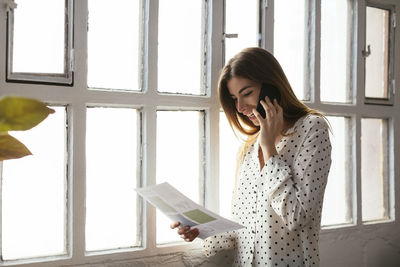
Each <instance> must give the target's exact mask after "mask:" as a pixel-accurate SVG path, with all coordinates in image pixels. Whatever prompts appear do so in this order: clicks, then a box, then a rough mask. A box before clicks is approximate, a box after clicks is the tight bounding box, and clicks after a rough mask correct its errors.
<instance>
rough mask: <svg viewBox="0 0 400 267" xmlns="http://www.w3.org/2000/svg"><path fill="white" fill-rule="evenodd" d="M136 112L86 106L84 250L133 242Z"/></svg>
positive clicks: (132, 243) (134, 232)
mask: <svg viewBox="0 0 400 267" xmlns="http://www.w3.org/2000/svg"><path fill="white" fill-rule="evenodd" d="M136 117H137V114H136V110H134V109H127V108H88V109H87V127H86V128H87V129H86V131H87V133H86V250H87V251H94V250H104V249H113V248H121V247H132V246H135V245H137V240H136V234H137V227H136V214H137V211H136V194H135V193H134V190H133V189H134V188H136V181H137V170H136V169H137V168H136V165H137V157H136V154H137V152H136V151H137V140H136V137H137V125H136V120H137V118H136Z"/></svg>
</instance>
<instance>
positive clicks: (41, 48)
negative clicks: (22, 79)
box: [12, 0, 65, 73]
mask: <svg viewBox="0 0 400 267" xmlns="http://www.w3.org/2000/svg"><path fill="white" fill-rule="evenodd" d="M64 47H65V0H36V1H32V0H19V1H18V7H17V8H16V9H14V39H13V55H12V56H13V62H12V72H30V73H64Z"/></svg>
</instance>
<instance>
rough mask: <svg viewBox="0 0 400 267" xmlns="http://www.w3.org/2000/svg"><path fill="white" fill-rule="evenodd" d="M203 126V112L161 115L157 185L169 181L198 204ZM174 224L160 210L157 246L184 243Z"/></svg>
mask: <svg viewBox="0 0 400 267" xmlns="http://www.w3.org/2000/svg"><path fill="white" fill-rule="evenodd" d="M203 123H204V116H203V112H198V111H158V112H157V184H159V183H163V182H168V183H170V184H171V185H172V186H174V187H176V188H177V189H178V190H179V191H181V192H182V193H183V194H185V195H186V196H187V197H189V198H190V199H192V200H193V201H195V202H196V203H199V199H200V194H199V179H200V173H201V169H200V168H201V166H202V165H200V161H201V160H203V157H202V156H201V146H202V145H203V142H202V140H200V125H203ZM201 136H203V135H201ZM170 224H171V220H170V219H168V218H167V217H166V216H164V215H163V214H162V213H161V212H159V211H158V210H157V243H159V244H160V243H166V242H171V241H181V240H182V239H181V238H179V236H178V235H177V234H176V231H175V230H171V229H170V228H169V225H170Z"/></svg>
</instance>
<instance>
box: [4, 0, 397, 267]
mask: <svg viewBox="0 0 400 267" xmlns="http://www.w3.org/2000/svg"><path fill="white" fill-rule="evenodd" d="M242 2H243V3H242ZM244 2H245V3H244ZM394 2H395V1H394V0H388V1H385V3H387V4H381V3H375V2H371V1H367V2H366V3H365V2H363V1H355V0H338V1H329V0H315V1H305V0H304V1H303V0H282V1H281V0H279V1H278V0H275V1H274V0H268V1H261V0H251V1H250V0H249V1H235V0H225V1H208V0H192V1H187V0H159V1H149V0H140V1H130V0H116V1H112V2H110V1H104V0H87V1H73V0H29V1H28V0H18V1H16V4H18V5H17V7H16V8H15V7H14V5H13V1H12V0H9V1H6V3H5V5H0V9H2V10H1V12H0V16H1V14H7V19H5V18H4V19H2V20H0V41H2V42H3V44H7V47H4V49H3V52H4V53H0V69H1V70H4V71H0V88H1V95H21V96H26V97H32V98H36V99H40V100H42V101H45V102H46V103H48V105H49V106H51V107H52V108H53V109H55V111H56V112H55V113H54V114H51V115H50V116H49V117H48V118H47V119H46V120H45V121H44V122H43V123H41V124H39V126H37V127H36V128H34V129H32V130H30V131H26V132H23V133H21V132H16V133H13V134H15V135H16V136H17V137H18V138H19V139H21V140H22V141H23V142H24V143H25V144H26V145H27V146H28V147H29V148H30V149H31V150H32V152H33V154H34V155H33V156H28V157H26V158H23V159H18V160H12V161H5V162H3V163H0V178H1V196H0V197H1V205H0V208H1V212H0V219H1V227H0V228H1V229H0V231H1V233H0V242H1V246H0V247H1V255H2V257H1V259H0V265H13V266H22V265H23V266H28V267H30V266H41V265H46V266H49V267H55V266H73V265H85V264H87V263H88V262H90V264H92V265H99V264H100V265H101V264H104V262H105V261H107V262H110V264H114V262H117V261H124V264H125V262H126V264H128V265H129V264H130V263H131V262H132V263H133V264H137V263H138V262H143V261H144V262H146V264H147V263H148V262H147V261H149V262H150V261H152V260H154V257H159V256H160V255H167V254H168V257H170V255H172V256H171V259H172V261H174V260H175V259H177V261H182V258H180V257H182V253H183V255H184V257H186V254H185V253H186V252H187V251H188V250H190V251H191V253H192V252H196V253H197V252H198V253H199V255H200V254H201V252H200V250H201V249H200V247H201V245H200V244H198V243H197V242H194V243H192V244H187V243H184V242H182V240H181V239H180V238H179V237H178V236H177V235H176V233H175V231H174V230H170V229H169V224H170V222H169V220H168V219H166V218H165V217H164V216H163V215H162V214H161V213H158V212H157V211H156V210H155V209H154V208H153V207H152V206H151V205H149V204H147V203H145V202H143V200H142V199H141V198H140V197H138V195H137V194H136V193H135V192H134V189H135V188H136V187H141V186H146V185H153V184H156V183H161V182H168V183H170V184H172V185H173V186H175V187H177V188H178V189H179V190H181V191H182V192H184V193H185V194H187V195H188V196H189V197H190V198H191V199H193V200H194V201H196V202H198V203H199V204H202V205H205V206H206V207H207V208H210V209H211V210H213V211H215V212H218V213H220V214H221V215H223V216H226V217H229V216H230V210H231V206H230V204H231V196H232V191H233V189H234V182H235V178H234V175H235V168H234V166H235V165H236V153H237V151H238V148H239V146H240V137H239V138H238V137H236V136H235V135H234V134H233V132H232V130H231V128H230V126H229V125H228V123H227V120H226V117H225V114H223V113H222V112H221V107H220V105H219V103H218V94H217V88H216V85H217V82H218V75H219V71H220V69H221V68H222V67H223V64H224V63H225V62H226V61H227V60H229V59H230V58H231V57H232V56H233V55H234V54H236V53H237V52H239V51H240V50H241V49H242V48H244V47H249V46H262V47H267V48H268V49H269V50H271V51H272V52H273V53H274V55H275V56H276V57H277V59H278V60H279V62H280V63H281V65H282V67H283V69H284V70H285V72H286V74H287V77H288V79H289V82H290V84H291V85H292V87H293V90H294V92H295V94H296V95H297V96H298V97H299V98H300V99H302V100H304V101H305V102H306V103H307V105H309V106H310V107H311V108H315V109H318V110H321V111H322V112H324V113H325V114H326V115H327V118H328V120H329V121H330V123H331V125H332V132H331V140H332V144H333V152H332V157H333V163H332V167H331V172H330V175H329V178H328V184H327V187H326V194H325V200H324V209H323V216H322V225H323V229H324V230H323V231H322V234H323V235H325V234H326V235H327V239H329V240H337V237H338V236H344V235H343V232H342V231H341V229H342V228H345V231H347V230H348V229H356V230H357V232H358V233H361V234H363V233H364V232H366V231H371V229H373V230H375V229H379V227H381V225H383V224H384V225H385V227H387V229H389V230H390V231H391V230H392V229H393V230H396V229H395V228H394V226H393V223H392V222H393V221H394V220H395V219H396V218H395V216H394V215H395V213H394V211H395V204H396V203H398V201H396V197H397V196H395V194H394V193H395V190H394V189H395V188H394V184H395V183H394V179H395V176H394V175H395V173H396V171H397V169H396V168H397V167H396V166H399V161H398V159H399V156H398V155H397V153H398V149H397V150H396V147H398V144H397V141H398V139H399V138H398V134H399V133H398V132H396V131H397V130H396V129H399V125H398V122H399V121H400V118H399V114H400V110H399V104H398V103H396V102H395V101H394V96H395V94H394V93H395V90H394V89H395V73H394V70H395V69H396V68H397V69H399V67H400V66H398V65H396V64H399V63H398V62H400V61H399V60H397V61H396V60H395V56H396V55H395V53H394V41H395V38H394V37H395V31H396V27H395V26H396V23H395V22H396V21H395V18H396V14H395V10H396V6H395V4H398V3H394ZM4 8H6V9H7V8H8V9H9V11H8V12H5V10H3V9H4ZM33 18H34V19H33ZM182 22H184V23H182ZM1 29H3V30H1ZM6 29H7V32H6ZM368 47H369V48H368ZM2 48H3V47H2ZM371 152H372V153H371ZM376 232H377V234H376V235H380V233H378V232H379V231H376ZM385 238H388V237H387V236H385ZM325 240H326V239H324V238H322V239H321V240H320V242H322V243H324V242H326V241H325ZM393 240H394V239H393ZM391 241H392V239H391ZM394 242H395V241H393V243H394ZM325 244H326V243H325ZM357 244H358V243H357ZM171 251H172V252H173V253H174V252H177V253H176V254H173V253H172V254H171ZM336 252H337V251H336V250H335V251H334V253H336ZM178 254H179V256H176V255H178ZM190 255H191V256H193V255H192V254H190ZM178 257H179V259H178ZM199 257H201V256H199ZM186 259H187V260H188V261H190V263H189V264H192V265H196V264H198V262H195V261H196V260H197V259H198V258H197V257H195V258H194V259H192V257H187V258H185V260H186ZM192 260H193V261H192ZM44 262H45V263H44ZM147 265H151V264H147Z"/></svg>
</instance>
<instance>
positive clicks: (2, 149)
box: [0, 133, 32, 161]
mask: <svg viewBox="0 0 400 267" xmlns="http://www.w3.org/2000/svg"><path fill="white" fill-rule="evenodd" d="M28 155H32V153H31V152H30V151H29V149H28V148H26V146H25V145H24V144H22V143H21V142H20V141H18V140H17V139H15V138H14V137H12V136H11V135H9V134H7V133H2V134H0V161H3V160H6V159H18V158H22V157H25V156H28Z"/></svg>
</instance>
